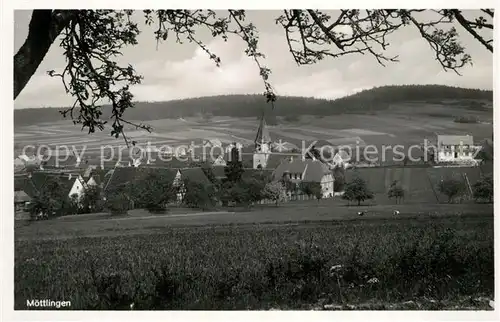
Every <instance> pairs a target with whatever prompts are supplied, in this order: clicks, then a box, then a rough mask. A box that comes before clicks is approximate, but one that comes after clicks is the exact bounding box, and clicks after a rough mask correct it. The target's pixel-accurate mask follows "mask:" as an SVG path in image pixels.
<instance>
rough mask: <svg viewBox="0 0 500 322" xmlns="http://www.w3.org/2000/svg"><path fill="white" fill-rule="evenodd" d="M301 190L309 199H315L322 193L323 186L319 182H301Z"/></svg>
mask: <svg viewBox="0 0 500 322" xmlns="http://www.w3.org/2000/svg"><path fill="white" fill-rule="evenodd" d="M299 189H300V191H302V193H303V194H305V195H307V196H308V197H314V198H316V196H317V195H318V194H319V193H321V184H320V183H319V182H301V183H300V184H299Z"/></svg>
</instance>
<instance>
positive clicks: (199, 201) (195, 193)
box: [182, 180, 216, 210]
mask: <svg viewBox="0 0 500 322" xmlns="http://www.w3.org/2000/svg"><path fill="white" fill-rule="evenodd" d="M184 190H185V193H184V197H183V198H182V201H183V203H184V204H185V205H187V206H188V207H193V208H200V209H202V210H207V209H212V208H213V207H214V206H215V202H216V195H215V189H214V186H213V185H212V184H204V183H201V182H195V181H192V180H184Z"/></svg>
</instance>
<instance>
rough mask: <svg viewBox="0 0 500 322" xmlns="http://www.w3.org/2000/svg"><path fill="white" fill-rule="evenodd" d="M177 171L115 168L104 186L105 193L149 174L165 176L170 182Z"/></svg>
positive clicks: (154, 168)
mask: <svg viewBox="0 0 500 322" xmlns="http://www.w3.org/2000/svg"><path fill="white" fill-rule="evenodd" d="M177 171H178V170H177V169H171V168H156V167H140V168H135V167H124V168H119V167H117V168H115V169H114V170H113V172H112V173H111V174H110V178H109V180H108V182H107V183H106V184H105V187H104V190H105V191H112V190H114V189H116V188H118V187H120V186H123V185H125V184H128V183H133V182H137V181H140V180H142V179H144V178H146V177H147V176H148V175H149V174H153V173H158V174H161V175H164V176H166V178H167V179H171V180H172V181H173V180H174V179H175V176H176V174H177Z"/></svg>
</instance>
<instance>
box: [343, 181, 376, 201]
mask: <svg viewBox="0 0 500 322" xmlns="http://www.w3.org/2000/svg"><path fill="white" fill-rule="evenodd" d="M373 198H374V195H373V192H372V191H370V189H368V186H367V185H366V182H365V181H364V180H363V179H362V178H360V177H356V178H354V179H353V180H352V182H349V183H348V184H347V185H346V187H345V189H344V194H343V195H342V199H345V200H349V201H356V202H357V203H358V206H360V205H361V202H363V201H365V200H369V199H373Z"/></svg>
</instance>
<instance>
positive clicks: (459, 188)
mask: <svg viewBox="0 0 500 322" xmlns="http://www.w3.org/2000/svg"><path fill="white" fill-rule="evenodd" d="M438 191H439V192H441V193H442V194H444V195H446V196H447V197H448V203H452V202H453V201H454V200H455V198H457V197H458V196H460V195H461V194H462V193H463V192H464V191H465V185H464V182H463V181H462V180H460V179H458V178H456V177H449V178H445V179H442V180H441V181H440V182H439V184H438Z"/></svg>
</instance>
